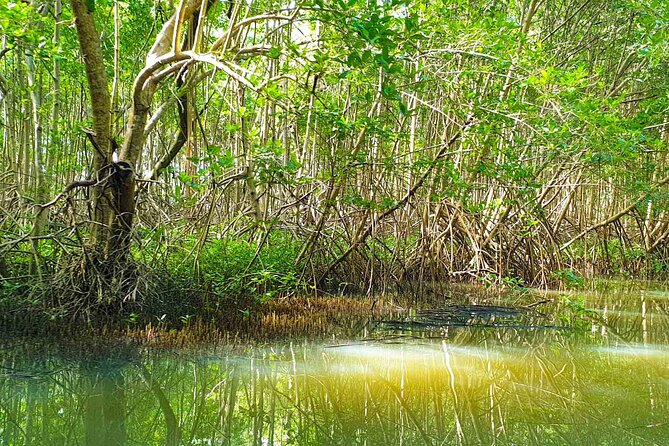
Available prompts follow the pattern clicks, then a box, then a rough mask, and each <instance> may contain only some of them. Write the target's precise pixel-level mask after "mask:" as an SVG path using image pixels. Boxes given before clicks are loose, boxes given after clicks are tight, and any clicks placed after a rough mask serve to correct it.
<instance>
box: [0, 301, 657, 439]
mask: <svg viewBox="0 0 669 446" xmlns="http://www.w3.org/2000/svg"><path fill="white" fill-rule="evenodd" d="M586 303H587V304H588V306H589V307H590V308H595V309H596V310H597V311H596V312H592V313H588V314H586V315H585V316H583V318H584V320H586V321H587V327H586V328H587V330H585V331H579V330H571V331H568V330H539V329H522V328H503V329H495V330H493V329H488V330H481V329H466V328H463V329H457V330H451V331H450V332H448V333H445V334H444V335H445V336H446V338H444V339H431V338H429V337H427V336H426V337H424V338H419V337H418V338H417V337H413V338H411V339H408V338H406V337H405V338H402V339H401V340H393V341H389V340H385V341H383V340H374V341H353V342H352V343H350V344H344V345H332V346H327V345H318V344H309V343H302V344H299V345H298V344H292V345H291V344H285V345H278V344H276V345H273V346H270V347H264V348H249V349H248V350H246V351H245V352H243V353H240V352H236V353H233V352H231V351H228V352H226V351H225V350H224V349H218V350H216V353H211V352H210V351H208V352H190V353H188V354H185V353H180V354H178V353H174V352H171V353H164V352H163V353H157V352H149V353H147V352H142V353H140V352H138V351H136V350H132V349H129V351H124V352H123V353H122V354H119V355H116V356H113V355H110V354H108V352H107V354H105V355H99V356H97V357H94V358H93V359H91V358H90V357H87V359H85V360H82V359H75V360H73V359H71V358H70V359H66V358H64V357H63V356H62V355H61V354H58V355H56V354H52V355H48V354H40V355H35V354H28V353H27V352H26V351H25V349H21V348H16V347H5V348H4V351H3V356H2V358H1V359H0V366H1V367H2V371H1V372H0V444H2V445H41V444H44V445H68V446H69V445H80V444H85V445H91V446H93V445H114V446H120V445H173V446H176V445H179V444H184V445H202V444H204V445H209V444H212V445H289V444H291V445H399V444H402V445H441V444H449V445H450V444H462V445H466V444H498V445H511V444H537V445H546V444H555V445H558V444H560V445H561V444H584V445H586V444H587V445H590V444H599V445H602V444H609V445H631V444H639V445H642V444H644V445H645V444H665V443H666V439H667V438H669V424H667V422H666V420H667V419H669V407H668V404H669V403H668V401H669V369H668V367H667V364H669V348H667V344H668V342H667V338H666V336H667V333H669V329H668V328H669V327H667V323H668V322H669V317H668V316H667V315H668V314H669V313H668V312H667V306H668V305H669V298H667V296H665V294H662V293H659V294H658V293H656V294H653V293H645V292H639V293H636V294H634V293H627V294H625V293H623V294H622V295H621V294H613V295H606V296H602V295H592V296H589V297H588V300H587V302H586ZM554 310H555V311H556V315H557V314H563V313H564V312H563V310H564V308H561V309H560V308H556V309H554ZM560 312H562V313H560ZM442 334H443V333H442Z"/></svg>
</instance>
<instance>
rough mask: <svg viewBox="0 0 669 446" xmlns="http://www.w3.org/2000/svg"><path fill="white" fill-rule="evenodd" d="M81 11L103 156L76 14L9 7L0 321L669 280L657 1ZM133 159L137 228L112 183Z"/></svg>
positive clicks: (200, 5)
mask: <svg viewBox="0 0 669 446" xmlns="http://www.w3.org/2000/svg"><path fill="white" fill-rule="evenodd" d="M77 4H78V0H75V1H73V2H72V5H74V6H76V5H77ZM85 6H86V7H87V8H88V12H89V13H91V14H92V17H93V19H94V22H95V26H96V28H95V29H96V32H97V33H98V35H97V36H96V40H99V43H100V49H101V51H102V56H103V59H104V67H103V68H104V70H103V72H104V74H106V77H107V78H108V79H109V82H108V93H109V97H110V107H109V110H108V113H111V122H110V124H109V126H108V127H105V128H106V129H108V133H109V135H110V136H111V138H112V139H113V142H112V143H111V146H110V147H111V148H109V149H104V150H102V152H104V153H102V152H101V150H99V149H96V148H95V147H94V142H95V137H94V136H90V134H91V132H92V131H91V130H89V129H91V128H92V129H94V130H93V131H94V132H97V134H98V137H99V136H100V135H99V134H100V133H101V132H100V131H99V129H100V122H99V119H98V118H96V117H95V116H98V115H96V114H95V113H96V112H95V110H96V109H95V107H98V109H99V107H100V104H99V102H96V99H95V98H96V94H99V91H98V92H97V93H96V91H95V90H94V89H93V87H91V86H90V79H91V78H90V74H89V77H88V79H87V75H86V73H87V71H86V70H87V69H89V68H90V59H89V60H88V63H89V65H86V63H85V62H86V60H84V58H82V51H85V50H84V49H82V48H84V47H83V46H81V45H80V44H81V43H82V42H81V37H80V36H78V34H77V31H76V30H75V26H74V24H75V23H76V24H77V26H79V25H81V21H80V19H79V16H77V17H78V18H77V20H75V15H76V14H75V13H74V12H73V9H72V8H70V5H62V6H61V4H60V0H53V1H52V0H46V1H41V0H33V1H32V2H13V1H8V0H0V29H1V30H2V36H3V37H2V49H1V50H0V54H1V55H2V56H1V59H0V106H1V107H2V117H1V118H0V121H1V122H0V124H1V125H0V144H1V148H0V172H2V173H0V207H1V211H0V285H1V286H2V289H3V290H5V291H9V292H8V293H5V296H7V297H4V298H3V299H4V300H3V302H4V301H10V300H12V299H15V296H16V294H17V290H23V291H25V293H23V294H24V297H25V298H26V299H27V300H28V301H30V302H33V303H34V304H35V305H38V306H39V305H44V303H45V302H48V303H49V304H48V305H53V303H54V302H58V304H57V305H56V306H60V307H63V306H65V307H66V308H70V307H69V305H70V304H69V303H67V302H71V301H72V300H77V299H78V298H79V297H80V296H81V295H84V294H86V293H87V292H88V293H89V294H91V295H92V296H93V298H91V297H90V296H89V297H87V298H86V299H87V302H88V303H91V302H93V301H96V302H98V303H100V302H102V301H104V302H107V303H108V302H110V301H112V302H113V301H115V300H119V301H124V302H125V301H128V300H133V301H134V300H137V297H138V296H140V297H141V296H142V294H143V292H142V291H141V290H143V289H145V288H143V285H142V286H140V285H141V281H142V277H144V278H146V277H149V278H150V279H151V280H158V278H160V277H169V278H170V279H169V280H168V279H164V280H168V281H167V282H166V283H168V284H169V287H171V288H172V289H174V288H177V289H182V290H184V295H188V293H189V292H190V291H188V290H193V289H194V288H196V289H198V290H200V291H199V292H202V291H203V290H204V291H206V292H207V293H213V294H214V295H216V296H219V297H224V296H225V297H235V296H237V297H239V296H260V297H266V298H269V297H273V296H276V295H277V293H285V292H292V291H300V292H304V291H308V290H312V289H330V290H338V291H351V290H360V291H367V292H374V291H380V290H388V289H390V288H394V287H396V286H401V285H402V284H405V283H414V282H416V281H421V282H425V281H428V280H450V279H457V280H461V279H467V278H475V279H481V280H484V281H487V282H496V283H510V284H523V283H524V284H547V283H551V282H557V281H563V282H565V281H566V282H570V281H573V280H578V278H579V276H581V275H586V274H593V273H600V274H601V273H618V274H620V273H622V274H636V273H642V272H643V273H649V274H650V273H653V274H662V273H666V272H667V270H668V269H669V267H668V266H667V265H668V263H667V259H668V258H669V249H668V246H669V244H668V243H667V240H668V239H669V209H668V206H669V200H668V196H669V189H668V184H669V164H668V163H667V161H668V160H667V152H668V150H667V142H668V138H669V136H668V134H667V126H668V125H669V123H668V121H669V119H668V114H667V110H668V109H669V94H668V91H669V90H668V89H667V86H668V82H669V70H668V62H669V36H668V35H667V33H668V32H669V31H668V30H669V7H668V6H667V4H666V2H665V1H662V0H648V1H644V2H641V1H636V0H613V1H610V0H525V1H495V0H476V1H459V0H449V1H443V0H442V1H430V2H427V1H413V2H406V1H397V0H391V1H371V2H369V1H359V0H348V1H343V0H338V1H334V2H324V1H322V0H307V1H304V2H286V3H282V2H279V1H273V0H269V1H264V0H255V1H250V2H241V3H236V2H216V1H211V2H193V1H189V0H183V1H181V3H179V2H167V1H162V0H156V1H152V2H150V1H146V0H130V1H127V2H123V1H118V0H116V1H110V2H107V1H101V0H99V1H95V0H87V2H86V5H85ZM170 23H176V26H173V27H172V28H169V26H168V25H169V24H170ZM166 36H167V37H166ZM170 57H171V58H170ZM161 58H162V59H161ZM159 59H160V60H161V61H162V62H161V65H160V67H159V68H160V69H161V70H162V71H158V70H157V69H156V70H155V71H150V72H149V74H148V75H150V79H153V80H155V83H154V84H149V83H148V82H149V81H147V83H146V84H143V83H139V84H137V79H139V78H141V76H142V75H143V73H146V72H147V71H146V70H148V69H149V68H150V67H151V66H152V65H151V64H152V63H154V62H155V61H157V60H159ZM142 82H144V80H142ZM137 85H138V86H137ZM91 99H92V106H93V108H92V109H91ZM141 113H146V116H145V122H143V121H142V120H141V119H138V116H139V117H140V118H141V116H140V115H141ZM103 114H104V110H103ZM138 122H139V124H140V130H139V131H136V132H135V133H133V127H137V123H138ZM96 126H97V127H96ZM103 127H104V125H103ZM96 129H97V130H96ZM135 130H136V129H135ZM86 133H88V134H89V136H88V137H87V136H86ZM137 135H139V136H137ZM131 137H132V138H137V139H136V140H134V139H133V141H135V142H132V141H130V138H131ZM137 141H138V142H137ZM103 142H104V141H103ZM99 143H100V141H98V144H99ZM133 144H134V145H133ZM107 145H109V144H107ZM116 147H118V149H117V153H116V154H115V156H116V155H118V156H120V157H121V161H122V162H124V163H125V162H127V163H126V164H120V163H119V164H115V161H112V160H111V159H108V158H111V157H110V156H108V154H109V153H111V151H112V150H115V148H116ZM96 150H97V151H96ZM105 150H109V152H105ZM101 153H102V155H101ZM101 160H102V161H101ZM125 165H127V166H129V168H131V169H132V170H131V172H132V176H131V178H130V181H131V184H130V186H129V187H130V189H127V190H130V191H131V195H132V197H131V201H132V203H130V204H131V206H130V207H128V208H125V207H124V208H123V209H121V208H119V207H115V206H116V204H115V203H121V201H122V200H123V199H122V198H119V197H121V193H120V192H119V193H118V194H119V195H118V196H117V195H115V194H116V192H114V190H113V189H114V188H115V187H116V186H117V185H116V184H114V183H113V181H112V180H114V178H117V177H118V176H114V175H116V174H115V173H114V172H115V171H113V170H104V169H113V168H116V167H118V166H121V167H123V166H125ZM103 170H104V172H108V171H109V172H112V173H110V174H109V175H108V176H107V177H104V178H103V177H102V175H101V173H100V172H102V171H103ZM119 190H120V189H119ZM110 191H111V192H110ZM105 200H107V201H108V202H109V203H107V204H105V203H106V201H105ZM115 200H117V201H115ZM45 203H46V204H45ZM122 206H125V204H122ZM103 207H107V208H108V209H107V210H106V211H105V210H104V209H102V210H100V209H101V208H103ZM128 209H129V210H128ZM105 212H108V213H111V214H110V215H111V216H109V215H107V214H105ZM103 214H104V215H103ZM112 214H114V215H115V216H114V215H112ZM127 216H130V223H128V220H127V219H125V220H124V218H126V217H127ZM119 219H120V220H123V224H124V225H125V226H124V227H122V228H121V229H122V230H123V231H126V232H128V233H129V234H130V235H129V237H130V238H131V240H132V242H131V244H130V245H129V246H130V247H129V249H130V255H129V256H123V257H120V258H119V257H118V256H115V257H114V258H112V257H111V256H110V254H109V252H113V250H112V251H110V250H109V246H110V244H111V245H113V244H114V243H116V240H121V239H118V238H115V236H114V234H111V235H109V237H107V238H105V239H104V240H103V237H102V236H101V235H100V232H102V231H104V228H107V227H108V226H109V227H115V225H116V226H118V224H117V220H119ZM109 222H111V223H109ZM112 229H113V228H112ZM100 240H102V241H103V242H104V243H106V245H105V246H106V247H104V248H101V247H100V246H102V244H101V243H100ZM92 253H96V254H95V255H93V254H92ZM100 253H103V254H100ZM110 262H115V263H119V262H120V263H122V264H123V272H122V273H120V272H119V268H118V267H117V266H118V265H116V266H114V268H108V267H107V266H105V265H108V264H109V263H110ZM128 269H130V270H131V272H128ZM81 270H85V271H87V272H88V273H87V274H90V272H91V271H93V274H97V272H99V273H100V274H99V278H98V279H96V280H91V279H90V277H88V276H86V277H84V278H82V277H81V276H80V275H77V274H75V272H77V271H81ZM68 278H69V280H68ZM35 283H39V284H40V285H38V286H37V287H36V288H35V287H34V286H33V285H35ZM138 283H140V285H138ZM26 287H27V288H26ZM77 287H78V288H77ZM73 288H77V293H73V294H72V293H71V294H70V295H69V297H67V296H68V294H67V293H64V294H63V292H64V290H68V289H69V290H71V289H73ZM26 290H31V291H30V292H28V291H26ZM54 290H59V291H58V292H59V293H61V295H59V297H58V298H57V299H54V298H53V297H48V295H49V294H50V293H51V294H52V293H53V291H54ZM91 290H93V291H94V292H93V293H90V291H91ZM19 294H21V293H19ZM102 294H109V295H107V296H104V297H102ZM144 294H147V293H144ZM148 294H151V293H148ZM154 294H155V293H154ZM26 296H29V297H26ZM62 296H65V297H62ZM78 296H79V297H78ZM156 298H157V299H159V297H156ZM63 300H65V301H67V302H63ZM68 311H69V310H68Z"/></svg>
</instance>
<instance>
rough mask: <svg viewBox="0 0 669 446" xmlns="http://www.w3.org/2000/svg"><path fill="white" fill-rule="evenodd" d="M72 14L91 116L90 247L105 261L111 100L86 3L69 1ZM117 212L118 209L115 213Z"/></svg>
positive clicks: (108, 240) (109, 209) (108, 223)
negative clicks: (93, 184)
mask: <svg viewBox="0 0 669 446" xmlns="http://www.w3.org/2000/svg"><path fill="white" fill-rule="evenodd" d="M71 2H72V13H73V15H74V17H75V25H76V27H77V35H78V37H79V46H80V48H81V55H82V57H83V59H84V67H85V69H86V78H87V79H88V91H89V93H90V99H91V110H92V113H93V131H94V132H95V143H94V150H95V153H94V155H93V172H91V178H93V179H94V180H95V181H96V184H95V186H93V191H92V207H93V212H92V213H93V216H92V223H91V245H92V247H93V248H94V249H95V251H96V255H97V256H99V257H100V258H101V259H107V257H108V256H109V254H110V248H111V243H112V237H111V232H110V231H111V224H112V216H113V213H114V209H113V206H114V204H115V203H116V202H117V201H118V200H116V197H115V195H117V193H116V191H115V190H114V188H113V187H112V188H110V187H108V185H109V184H112V183H113V181H111V180H113V178H112V176H113V175H114V174H115V171H114V169H113V166H112V165H111V161H112V154H113V147H112V143H111V134H110V124H111V100H110V95H109V85H108V82H107V74H106V72H105V64H104V59H103V57H102V49H101V47H100V36H99V34H98V32H97V30H96V28H95V21H94V19H93V12H92V11H91V10H89V9H88V6H87V3H86V1H85V0H71ZM116 211H118V209H116Z"/></svg>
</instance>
